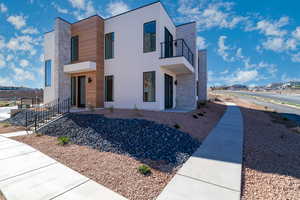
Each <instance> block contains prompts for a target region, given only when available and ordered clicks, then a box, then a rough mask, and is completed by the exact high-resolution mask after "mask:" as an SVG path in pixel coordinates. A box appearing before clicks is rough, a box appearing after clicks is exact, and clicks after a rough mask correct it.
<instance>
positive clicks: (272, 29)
mask: <svg viewBox="0 0 300 200" xmlns="http://www.w3.org/2000/svg"><path fill="white" fill-rule="evenodd" d="M288 24H289V18H288V17H281V18H280V19H279V20H278V21H268V20H261V21H259V22H257V23H256V27H250V28H247V29H246V31H252V30H259V31H260V33H262V34H264V35H266V36H283V35H285V34H286V33H287V31H286V30H282V27H284V26H286V25H288Z"/></svg>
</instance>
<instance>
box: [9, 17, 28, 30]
mask: <svg viewBox="0 0 300 200" xmlns="http://www.w3.org/2000/svg"><path fill="white" fill-rule="evenodd" d="M7 21H8V22H9V23H11V24H12V25H13V26H14V27H15V28H16V29H20V28H22V27H23V26H26V19H25V17H24V16H22V15H15V16H9V17H8V18H7Z"/></svg>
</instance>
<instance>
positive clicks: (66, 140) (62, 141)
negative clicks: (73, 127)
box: [57, 136, 70, 145]
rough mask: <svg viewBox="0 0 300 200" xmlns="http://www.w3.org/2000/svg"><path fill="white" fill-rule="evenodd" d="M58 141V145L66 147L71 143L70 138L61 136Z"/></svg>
mask: <svg viewBox="0 0 300 200" xmlns="http://www.w3.org/2000/svg"><path fill="white" fill-rule="evenodd" d="M57 140H58V144H60V145H66V144H68V143H69V142H70V138H69V137H66V136H60V137H58V138H57Z"/></svg>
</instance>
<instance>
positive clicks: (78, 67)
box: [64, 61, 96, 73]
mask: <svg viewBox="0 0 300 200" xmlns="http://www.w3.org/2000/svg"><path fill="white" fill-rule="evenodd" d="M90 71H96V63H95V62H91V61H86V62H80V63H74V64H68V65H65V66H64V72H65V73H79V72H90Z"/></svg>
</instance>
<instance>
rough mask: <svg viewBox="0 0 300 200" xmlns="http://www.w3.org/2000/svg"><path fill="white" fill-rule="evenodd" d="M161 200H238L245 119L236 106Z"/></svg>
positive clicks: (182, 170)
mask: <svg viewBox="0 0 300 200" xmlns="http://www.w3.org/2000/svg"><path fill="white" fill-rule="evenodd" d="M227 106H228V107H227V110H226V112H225V114H224V116H223V117H222V119H221V120H220V121H219V123H218V124H217V126H216V127H215V128H214V129H213V130H212V132H211V133H210V134H209V136H208V137H207V138H206V139H205V141H204V142H203V144H202V145H201V146H200V147H199V149H198V150H197V151H196V152H195V153H194V154H193V156H192V157H191V158H190V159H189V160H188V161H187V162H186V163H185V164H184V165H183V167H182V168H181V169H180V170H179V171H178V172H177V174H176V175H175V176H174V178H173V179H172V180H171V182H170V183H169V184H168V185H167V186H166V188H165V189H164V190H163V192H162V193H161V194H160V196H159V197H158V198H157V200H200V199H201V200H220V199H222V200H227V199H228V200H238V199H240V192H241V171H242V153H243V118H242V115H241V112H240V109H239V108H238V107H237V106H235V104H232V103H227Z"/></svg>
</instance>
